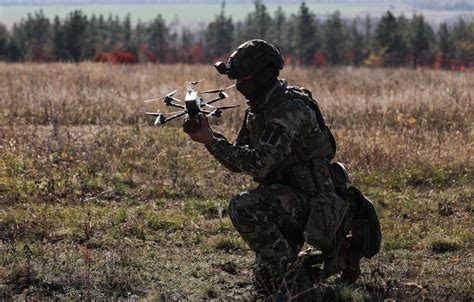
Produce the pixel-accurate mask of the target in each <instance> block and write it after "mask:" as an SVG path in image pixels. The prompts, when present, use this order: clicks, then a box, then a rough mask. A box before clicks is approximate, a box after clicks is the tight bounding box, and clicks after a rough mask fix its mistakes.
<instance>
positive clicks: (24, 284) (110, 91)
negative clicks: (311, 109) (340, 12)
mask: <svg viewBox="0 0 474 302" xmlns="http://www.w3.org/2000/svg"><path fill="white" fill-rule="evenodd" d="M282 77H283V78H285V79H287V80H288V81H289V83H290V84H292V85H300V86H304V87H305V88H308V89H309V90H311V91H312V92H313V96H314V97H315V98H316V99H317V100H318V101H319V103H320V106H321V107H322V110H323V113H324V115H325V117H326V120H327V123H328V124H329V125H330V126H331V129H332V130H333V132H334V133H335V135H336V138H337V143H338V154H337V160H339V161H342V162H344V163H345V164H347V165H348V167H349V171H350V172H351V174H352V179H353V182H354V183H355V184H357V185H358V186H361V187H362V188H363V190H364V192H365V193H367V194H368V195H369V196H370V197H372V198H373V199H374V202H375V205H376V207H377V209H378V210H379V213H380V215H381V220H382V227H383V231H384V249H383V252H382V253H381V254H380V255H379V256H377V257H376V259H374V260H373V261H372V262H370V263H364V266H363V267H364V271H365V274H364V275H363V277H362V279H361V282H360V283H359V284H358V285H356V287H355V288H348V289H347V290H348V291H349V292H350V294H351V295H352V297H353V298H354V297H355V298H357V296H358V295H359V296H360V295H362V296H363V295H365V294H364V293H367V292H369V293H371V294H372V297H394V298H397V299H401V300H406V299H409V300H410V299H412V300H417V299H421V298H428V299H434V300H436V299H455V300H458V299H467V297H468V296H469V292H470V291H471V290H472V283H469V282H468V280H467V279H466V277H465V276H466V272H467V268H468V266H469V265H468V263H469V259H470V256H469V255H470V253H472V242H473V237H472V234H471V232H470V230H472V223H470V222H469V221H472V209H473V205H472V191H473V190H472V183H473V181H474V179H473V173H472V169H473V157H472V156H473V152H472V150H473V134H474V133H473V130H472V129H473V127H472V126H473V121H474V114H473V97H474V85H473V83H474V74H473V73H455V72H447V71H417V70H411V69H365V68H361V69H353V68H346V67H339V68H328V69H306V68H297V67H287V68H285V69H284V71H283V72H282ZM201 78H205V79H206V81H204V82H202V83H201V84H199V87H200V89H211V88H217V87H225V86H228V85H230V84H232V82H231V81H230V80H228V79H226V78H224V77H222V76H220V75H218V74H217V72H215V70H214V69H213V68H212V66H186V65H133V66H119V65H103V64H92V63H81V64H3V63H0V82H1V83H2V85H0V156H1V165H0V255H1V256H0V267H1V268H0V299H2V298H3V297H6V298H7V299H8V298H9V297H10V298H11V297H16V298H27V297H28V294H27V295H26V297H24V296H22V295H24V292H25V291H26V292H27V293H31V292H32V293H34V295H35V296H36V297H38V298H44V297H62V298H72V299H88V298H92V299H95V298H98V299H101V297H106V298H113V297H125V298H127V297H128V298H130V299H134V297H135V296H136V297H139V296H147V297H151V298H152V299H153V298H155V299H207V298H212V297H219V298H222V299H231V298H242V297H244V298H245V297H247V298H248V297H250V296H249V295H250V293H251V289H250V288H251V286H250V281H249V280H250V263H251V260H252V255H251V253H250V252H249V251H248V249H247V248H246V247H245V244H244V243H243V242H242V241H241V240H240V238H239V237H238V236H237V234H236V233H235V231H234V230H233V228H232V226H231V223H230V221H229V220H228V218H227V217H226V200H228V199H229V198H230V197H231V196H232V195H234V194H236V193H238V192H239V191H241V190H245V189H248V188H251V187H253V186H254V184H253V182H252V180H251V178H250V177H248V176H245V175H242V174H233V173H230V172H228V171H226V170H225V169H224V168H222V167H221V166H220V165H219V164H218V163H217V162H216V161H215V160H214V159H213V158H212V157H211V156H210V155H209V154H208V153H207V151H206V150H205V148H204V147H202V146H201V145H199V144H197V143H193V142H191V141H189V139H188V138H187V136H186V135H185V134H184V133H183V131H182V130H181V124H180V122H179V121H174V122H171V123H169V124H167V125H165V126H152V123H153V119H152V118H150V117H148V116H146V115H145V114H144V112H145V110H156V109H158V110H168V108H164V105H163V104H160V103H159V102H158V103H144V102H143V100H145V99H149V98H154V97H158V96H162V95H165V94H166V93H168V92H170V91H172V90H174V89H179V92H178V94H177V97H183V92H184V89H185V87H186V85H187V83H186V82H187V81H192V80H197V79H201ZM229 94H230V95H231V98H230V99H229V100H226V101H223V103H224V102H225V103H226V104H241V105H242V106H241V107H240V108H238V109H236V110H230V111H227V112H225V113H224V115H223V117H222V118H220V119H215V120H213V121H212V126H213V128H214V129H215V130H217V131H220V132H222V133H223V134H225V135H226V136H227V137H228V138H229V139H231V140H232V139H233V138H234V136H235V134H236V132H237V130H238V128H239V127H240V125H241V118H242V113H243V110H244V107H245V100H244V99H243V98H242V97H241V96H240V95H239V94H238V93H237V92H236V91H232V90H231V91H229ZM190 259H192V265H189V263H190ZM420 259H425V260H420ZM453 259H454V260H453ZM420 261H421V262H420ZM453 261H454V262H453ZM456 261H457V262H456ZM420 263H421V264H420ZM448 264H449V265H452V267H453V271H454V272H456V273H452V272H450V271H446V270H443V267H445V266H446V265H448ZM420 265H421V266H420ZM229 267H231V268H232V270H229ZM221 268H225V269H221ZM229 271H231V272H232V274H230V273H228V272H229ZM382 275H383V276H382ZM377 276H379V277H377ZM380 276H381V277H380ZM208 278H213V279H212V280H211V281H209V279H208ZM415 279H416V280H415ZM446 280H448V281H447V282H448V283H446V282H445V281H446ZM410 282H411V283H410ZM416 282H418V283H416ZM407 284H408V285H407ZM413 284H415V285H420V284H421V287H422V289H420V288H419V286H413ZM27 289H30V290H29V291H28V290H27ZM425 291H427V292H425ZM22 293H23V294H22ZM2 295H3V296H2ZM134 295H135V296H134ZM374 295H375V296H374ZM450 297H451V298H450ZM452 297H454V298H452Z"/></svg>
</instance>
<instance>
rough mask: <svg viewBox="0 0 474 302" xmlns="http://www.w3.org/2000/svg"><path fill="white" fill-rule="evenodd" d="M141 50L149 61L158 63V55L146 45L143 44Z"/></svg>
mask: <svg viewBox="0 0 474 302" xmlns="http://www.w3.org/2000/svg"><path fill="white" fill-rule="evenodd" d="M139 52H140V53H142V54H143V55H145V57H146V58H147V60H148V62H152V63H156V62H157V61H158V58H157V56H156V55H155V54H154V53H153V52H152V51H151V50H150V49H149V48H148V46H146V45H143V46H141V47H140V49H139Z"/></svg>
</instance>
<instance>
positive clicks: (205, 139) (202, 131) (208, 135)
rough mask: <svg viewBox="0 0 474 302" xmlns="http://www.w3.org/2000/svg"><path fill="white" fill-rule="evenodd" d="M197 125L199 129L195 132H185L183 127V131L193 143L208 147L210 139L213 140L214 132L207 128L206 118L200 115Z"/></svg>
mask: <svg viewBox="0 0 474 302" xmlns="http://www.w3.org/2000/svg"><path fill="white" fill-rule="evenodd" d="M199 124H200V127H199V129H198V130H197V131H195V132H187V131H186V129H185V128H184V127H183V130H184V132H186V133H187V134H188V135H189V137H190V138H191V139H192V140H193V141H195V142H198V143H202V144H205V145H210V144H211V143H212V139H213V138H214V132H213V131H212V129H211V127H210V126H209V121H208V120H207V116H205V115H203V114H200V115H199Z"/></svg>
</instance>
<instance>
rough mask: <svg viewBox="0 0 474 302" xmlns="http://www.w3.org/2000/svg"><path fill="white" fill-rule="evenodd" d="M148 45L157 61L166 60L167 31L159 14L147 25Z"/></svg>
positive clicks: (167, 48)
mask: <svg viewBox="0 0 474 302" xmlns="http://www.w3.org/2000/svg"><path fill="white" fill-rule="evenodd" d="M148 47H149V48H150V50H151V51H152V52H153V53H154V54H155V55H156V56H157V58H158V61H160V62H165V61H166V59H167V52H168V50H169V31H168V28H167V27H166V24H165V20H164V19H163V17H162V16H161V15H158V16H157V17H156V18H155V19H154V20H153V21H152V22H151V23H150V24H149V26H148Z"/></svg>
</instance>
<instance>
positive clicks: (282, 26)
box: [270, 6, 289, 50]
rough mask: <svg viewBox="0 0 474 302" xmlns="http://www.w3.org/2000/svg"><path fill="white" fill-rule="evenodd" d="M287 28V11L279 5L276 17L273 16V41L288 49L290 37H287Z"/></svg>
mask: <svg viewBox="0 0 474 302" xmlns="http://www.w3.org/2000/svg"><path fill="white" fill-rule="evenodd" d="M287 28H288V24H287V23H286V16H285V12H284V11H283V9H282V8H281V6H278V9H277V10H276V11H275V17H274V18H273V24H272V26H271V35H270V36H271V42H272V43H273V44H274V45H276V46H278V47H280V48H282V49H283V50H286V49H287V48H288V44H289V43H288V39H287Z"/></svg>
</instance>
